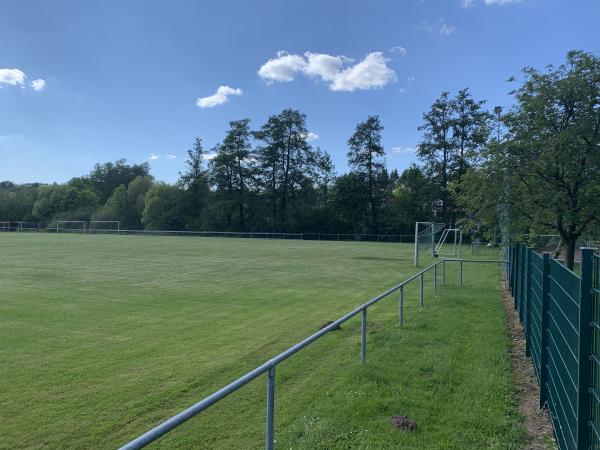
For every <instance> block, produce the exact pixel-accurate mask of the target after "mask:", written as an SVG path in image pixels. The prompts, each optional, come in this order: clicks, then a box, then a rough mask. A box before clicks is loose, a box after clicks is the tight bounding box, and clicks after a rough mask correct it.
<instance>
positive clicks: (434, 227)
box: [414, 222, 446, 267]
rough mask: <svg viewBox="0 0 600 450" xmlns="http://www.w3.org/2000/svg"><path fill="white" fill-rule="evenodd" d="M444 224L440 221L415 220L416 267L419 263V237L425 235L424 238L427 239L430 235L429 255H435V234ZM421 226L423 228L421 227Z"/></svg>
mask: <svg viewBox="0 0 600 450" xmlns="http://www.w3.org/2000/svg"><path fill="white" fill-rule="evenodd" d="M445 226H446V224H444V223H441V222H415V256H414V266H415V267H418V265H419V238H422V237H426V239H427V240H429V235H431V256H435V236H436V234H438V233H439V232H440V231H442V230H443V229H444V227H445ZM423 227H425V228H424V229H423ZM419 230H421V231H419Z"/></svg>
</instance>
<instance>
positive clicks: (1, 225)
mask: <svg viewBox="0 0 600 450" xmlns="http://www.w3.org/2000/svg"><path fill="white" fill-rule="evenodd" d="M10 225H11V222H0V231H10V229H11V226H10Z"/></svg>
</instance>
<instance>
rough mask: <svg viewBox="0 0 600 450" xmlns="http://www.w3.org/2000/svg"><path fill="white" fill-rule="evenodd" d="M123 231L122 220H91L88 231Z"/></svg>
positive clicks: (100, 232)
mask: <svg viewBox="0 0 600 450" xmlns="http://www.w3.org/2000/svg"><path fill="white" fill-rule="evenodd" d="M120 231H121V221H120V220H91V221H90V224H89V226H88V233H96V234H102V233H107V234H108V233H116V234H119V232H120Z"/></svg>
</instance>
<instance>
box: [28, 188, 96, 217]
mask: <svg viewBox="0 0 600 450" xmlns="http://www.w3.org/2000/svg"><path fill="white" fill-rule="evenodd" d="M98 203H99V199H98V196H97V195H96V193H95V192H93V191H91V190H90V189H87V188H77V187H75V186H71V185H68V184H62V185H58V184H54V185H46V186H40V187H39V188H38V194H37V200H36V201H35V203H34V205H33V217H34V218H35V219H36V220H39V221H41V222H44V223H45V224H47V225H50V224H51V223H52V222H54V221H56V220H61V219H62V220H90V219H91V217H92V214H93V213H94V211H95V210H96V208H97V207H98Z"/></svg>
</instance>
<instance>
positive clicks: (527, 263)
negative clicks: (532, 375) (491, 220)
mask: <svg viewBox="0 0 600 450" xmlns="http://www.w3.org/2000/svg"><path fill="white" fill-rule="evenodd" d="M531 253H532V250H530V249H529V248H527V247H525V258H524V259H523V261H525V283H526V286H527V287H526V289H525V327H524V330H525V356H531V328H530V326H529V325H530V320H529V319H530V317H531V315H530V313H529V310H530V306H531Z"/></svg>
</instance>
